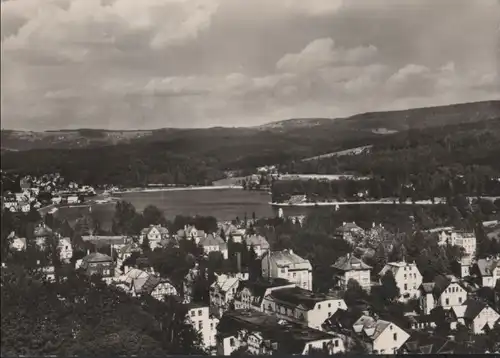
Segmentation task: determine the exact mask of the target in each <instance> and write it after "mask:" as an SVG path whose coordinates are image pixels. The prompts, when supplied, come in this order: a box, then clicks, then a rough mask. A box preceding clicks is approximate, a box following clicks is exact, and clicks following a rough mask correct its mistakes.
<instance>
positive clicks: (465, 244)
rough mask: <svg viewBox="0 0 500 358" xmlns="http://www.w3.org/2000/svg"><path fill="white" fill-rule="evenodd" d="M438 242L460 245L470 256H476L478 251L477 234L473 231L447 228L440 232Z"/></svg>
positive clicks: (440, 243)
mask: <svg viewBox="0 0 500 358" xmlns="http://www.w3.org/2000/svg"><path fill="white" fill-rule="evenodd" d="M438 244H439V245H451V246H460V247H462V248H463V249H464V251H465V254H466V255H468V256H474V254H475V253H476V235H474V233H473V232H466V231H457V230H453V229H448V228H447V229H445V230H443V231H441V232H440V233H439V234H438Z"/></svg>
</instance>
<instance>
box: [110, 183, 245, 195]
mask: <svg viewBox="0 0 500 358" xmlns="http://www.w3.org/2000/svg"><path fill="white" fill-rule="evenodd" d="M224 189H241V190H243V186H241V185H217V186H215V185H213V186H188V187H180V188H132V189H125V190H117V191H113V192H111V193H110V194H111V195H114V194H127V193H154V192H162V191H187V190H224Z"/></svg>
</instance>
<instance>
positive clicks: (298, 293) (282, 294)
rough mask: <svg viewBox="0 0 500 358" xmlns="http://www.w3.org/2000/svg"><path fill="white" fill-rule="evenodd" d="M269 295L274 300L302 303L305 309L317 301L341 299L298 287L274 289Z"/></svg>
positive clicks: (293, 303) (291, 303)
mask: <svg viewBox="0 0 500 358" xmlns="http://www.w3.org/2000/svg"><path fill="white" fill-rule="evenodd" d="M269 296H271V297H272V298H273V299H274V300H278V301H281V302H282V303H289V304H290V305H292V306H300V305H303V306H304V307H306V308H307V309H312V308H314V306H315V305H316V303H318V302H322V301H326V300H338V299H342V297H338V296H337V295H335V296H334V295H333V294H332V295H326V294H318V293H314V292H311V291H308V290H305V289H303V288H300V287H293V288H282V289H279V290H275V291H272V292H271V294H270V295H269Z"/></svg>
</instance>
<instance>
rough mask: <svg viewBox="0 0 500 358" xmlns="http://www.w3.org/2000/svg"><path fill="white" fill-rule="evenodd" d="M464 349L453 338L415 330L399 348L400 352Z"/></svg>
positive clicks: (422, 352)
mask: <svg viewBox="0 0 500 358" xmlns="http://www.w3.org/2000/svg"><path fill="white" fill-rule="evenodd" d="M459 349H463V348H462V347H461V346H460V343H459V342H455V341H454V340H453V339H452V338H447V337H440V336H436V335H434V334H430V333H427V332H420V331H413V332H412V333H411V335H410V338H408V340H407V341H406V343H405V344H404V345H403V346H402V347H401V349H400V350H399V353H400V354H436V355H438V354H456V353H459Z"/></svg>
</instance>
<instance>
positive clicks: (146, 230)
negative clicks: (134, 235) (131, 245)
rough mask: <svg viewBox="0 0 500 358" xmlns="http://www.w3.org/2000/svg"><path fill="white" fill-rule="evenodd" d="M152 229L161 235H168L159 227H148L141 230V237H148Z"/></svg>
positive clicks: (163, 228)
mask: <svg viewBox="0 0 500 358" xmlns="http://www.w3.org/2000/svg"><path fill="white" fill-rule="evenodd" d="M153 229H157V230H158V231H159V232H160V234H161V235H168V229H167V228H166V227H163V226H161V225H150V226H149V227H146V228H144V229H142V230H141V235H148V234H149V233H150V232H151V230H153Z"/></svg>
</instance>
